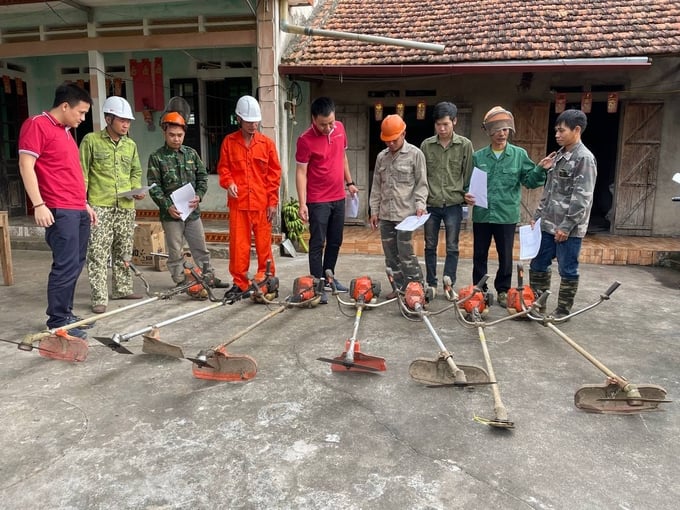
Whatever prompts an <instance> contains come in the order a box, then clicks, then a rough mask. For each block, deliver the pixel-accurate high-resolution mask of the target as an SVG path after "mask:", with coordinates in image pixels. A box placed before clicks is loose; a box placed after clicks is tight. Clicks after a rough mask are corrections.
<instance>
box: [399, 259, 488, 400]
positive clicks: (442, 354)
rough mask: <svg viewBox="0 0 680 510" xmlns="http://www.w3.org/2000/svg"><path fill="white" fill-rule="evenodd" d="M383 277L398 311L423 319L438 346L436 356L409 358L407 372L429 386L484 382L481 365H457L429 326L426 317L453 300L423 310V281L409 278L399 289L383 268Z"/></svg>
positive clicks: (485, 374)
mask: <svg viewBox="0 0 680 510" xmlns="http://www.w3.org/2000/svg"><path fill="white" fill-rule="evenodd" d="M386 272H387V279H388V280H389V282H390V284H391V285H392V289H393V290H394V291H395V292H396V293H397V299H398V300H399V309H400V311H401V314H402V315H403V316H404V317H405V318H406V319H408V320H419V321H422V322H424V323H425V325H426V326H427V329H428V330H429V332H430V334H431V335H432V337H433V338H434V340H435V342H436V343H437V346H438V347H439V357H438V358H437V359H436V360H430V359H425V358H418V359H416V360H414V361H413V362H411V364H410V366H409V375H410V376H411V378H412V379H414V380H415V381H418V382H420V383H423V384H427V385H430V386H444V385H446V386H461V387H462V386H473V385H477V384H487V383H488V381H489V376H488V374H487V373H486V372H485V371H484V369H482V368H480V367H477V366H475V365H457V364H456V362H455V361H454V360H453V354H452V353H451V352H449V351H448V350H447V349H446V346H445V345H444V342H442V340H441V338H440V337H439V335H438V334H437V331H436V330H435V329H434V327H433V326H432V323H431V322H430V319H429V317H430V316H431V315H438V314H440V313H443V312H445V311H446V310H448V309H449V308H452V307H454V306H456V303H453V304H451V305H449V306H447V307H445V308H443V309H441V310H439V311H437V312H430V311H426V310H425V304H426V301H427V300H426V290H425V288H424V287H423V284H422V283H421V282H418V281H411V282H409V283H408V284H407V285H406V289H405V290H404V291H401V290H400V289H398V288H397V284H396V282H395V279H394V274H393V272H392V270H391V269H390V268H387V270H386Z"/></svg>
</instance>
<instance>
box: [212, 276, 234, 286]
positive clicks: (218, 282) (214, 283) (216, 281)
mask: <svg viewBox="0 0 680 510" xmlns="http://www.w3.org/2000/svg"><path fill="white" fill-rule="evenodd" d="M209 286H210V287H213V288H215V289H228V288H229V287H231V285H229V284H228V283H227V282H223V281H222V280H220V279H219V278H217V277H216V276H214V277H213V278H212V280H211V281H210V284H209Z"/></svg>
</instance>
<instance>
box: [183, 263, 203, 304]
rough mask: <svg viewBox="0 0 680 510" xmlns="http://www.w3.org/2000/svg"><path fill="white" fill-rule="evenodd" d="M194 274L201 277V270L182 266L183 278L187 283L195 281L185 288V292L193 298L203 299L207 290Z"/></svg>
mask: <svg viewBox="0 0 680 510" xmlns="http://www.w3.org/2000/svg"><path fill="white" fill-rule="evenodd" d="M196 275H198V276H199V277H202V275H203V272H202V271H201V270H200V269H199V268H197V267H194V268H188V267H185V268H184V279H185V280H186V282H187V283H190V282H196V285H192V286H190V287H189V288H188V289H187V294H188V295H189V296H190V297H192V298H193V299H198V300H201V301H203V300H204V299H208V291H207V289H206V288H205V286H204V285H203V283H202V282H201V281H199V280H197V279H196Z"/></svg>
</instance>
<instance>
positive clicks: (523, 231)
mask: <svg viewBox="0 0 680 510" xmlns="http://www.w3.org/2000/svg"><path fill="white" fill-rule="evenodd" d="M540 247H541V218H538V219H537V220H536V224H535V225H534V228H533V230H532V229H531V225H522V226H521V227H519V258H520V260H527V259H533V258H534V257H535V256H536V254H538V249H539V248H540Z"/></svg>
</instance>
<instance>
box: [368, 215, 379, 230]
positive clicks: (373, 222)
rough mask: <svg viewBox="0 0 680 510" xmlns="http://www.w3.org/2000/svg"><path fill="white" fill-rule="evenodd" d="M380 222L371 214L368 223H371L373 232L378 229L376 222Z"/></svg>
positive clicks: (376, 216)
mask: <svg viewBox="0 0 680 510" xmlns="http://www.w3.org/2000/svg"><path fill="white" fill-rule="evenodd" d="M379 221H380V220H379V219H378V215H377V214H371V218H370V219H369V222H370V223H371V230H375V229H376V228H378V222H379Z"/></svg>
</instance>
